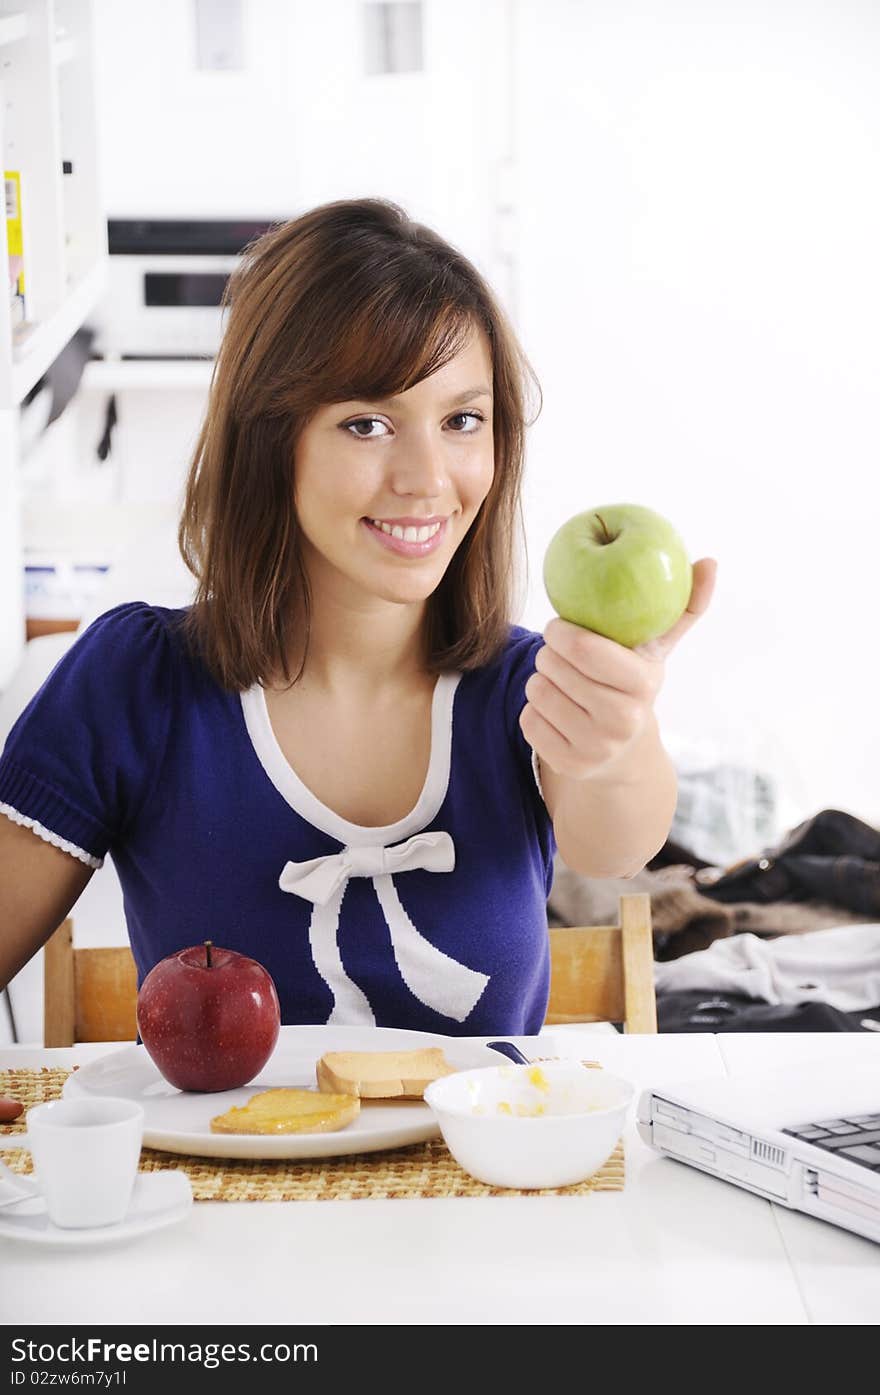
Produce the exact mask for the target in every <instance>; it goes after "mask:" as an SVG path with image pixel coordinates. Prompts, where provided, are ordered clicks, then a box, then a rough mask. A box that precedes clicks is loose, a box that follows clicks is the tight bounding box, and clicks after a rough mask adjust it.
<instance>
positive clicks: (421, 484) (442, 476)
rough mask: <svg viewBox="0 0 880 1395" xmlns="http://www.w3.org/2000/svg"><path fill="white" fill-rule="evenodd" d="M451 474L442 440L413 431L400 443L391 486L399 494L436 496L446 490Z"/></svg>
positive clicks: (432, 497)
mask: <svg viewBox="0 0 880 1395" xmlns="http://www.w3.org/2000/svg"><path fill="white" fill-rule="evenodd" d="M448 482H449V473H448V470H447V468H446V462H445V460H444V458H443V451H442V447H441V445H440V443H439V442H437V441H433V440H429V439H427V437H425V436H422V435H419V436H416V435H415V434H413V435H412V436H411V437H410V438H409V439H408V440H406V441H405V442H402V443H401V450H400V454H399V456H398V458H397V459H396V460H395V461H394V464H393V466H392V470H391V489H392V492H393V493H394V494H396V495H398V496H401V497H403V496H406V495H415V496H416V497H417V498H420V499H436V498H438V497H439V495H441V494H442V493H443V492H444V490H445V489H446V487H447V485H448Z"/></svg>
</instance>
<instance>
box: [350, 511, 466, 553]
mask: <svg viewBox="0 0 880 1395" xmlns="http://www.w3.org/2000/svg"><path fill="white" fill-rule="evenodd" d="M361 523H362V524H363V525H364V527H365V528H366V529H367V531H368V532H369V533H371V534H372V535H373V537H374V538H375V539H376V541H377V542H378V543H379V544H380V546H382V547H384V548H386V549H387V550H388V551H389V552H394V553H397V555H398V556H400V557H426V556H428V554H429V553H431V552H434V551H436V549H437V548H438V547H439V546H440V544H441V542H442V541H443V539H444V537H445V536H446V529H447V525H448V523H449V519H448V518H444V519H441V520H440V522H439V523H426V524H424V525H422V526H421V527H416V526H415V525H414V524H409V525H407V526H406V527H404V525H403V524H400V523H385V522H384V521H383V520H382V519H379V518H362V519H361Z"/></svg>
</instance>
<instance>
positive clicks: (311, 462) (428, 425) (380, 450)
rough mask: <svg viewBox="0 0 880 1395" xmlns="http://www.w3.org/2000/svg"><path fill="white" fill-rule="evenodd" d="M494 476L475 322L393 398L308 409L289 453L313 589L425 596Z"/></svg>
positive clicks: (488, 398)
mask: <svg viewBox="0 0 880 1395" xmlns="http://www.w3.org/2000/svg"><path fill="white" fill-rule="evenodd" d="M493 474H494V449H493V441H492V358H491V353H490V351H489V344H488V340H487V339H486V336H485V334H484V333H483V332H482V331H481V330H475V331H474V333H473V335H472V336H471V338H470V340H469V341H468V343H467V344H466V345H465V347H464V348H463V349H462V350H461V351H460V353H458V354H457V355H456V357H455V358H453V359H451V360H450V362H449V363H447V364H446V366H445V367H444V368H441V369H439V370H438V371H437V372H436V373H434V374H432V375H431V376H430V377H429V378H425V379H424V380H423V381H422V382H420V383H416V385H415V386H414V387H411V388H409V389H408V390H407V391H406V392H403V393H400V394H399V395H398V396H396V397H393V398H390V399H389V400H387V401H383V402H380V401H377V400H374V401H366V400H364V401H361V400H357V401H352V402H340V403H335V404H333V405H332V406H325V407H321V408H319V410H318V411H317V413H316V414H315V416H314V417H313V418H312V420H311V421H310V422H309V424H308V426H306V428H305V429H304V431H303V432H302V434H301V436H300V439H299V442H298V444H297V448H296V453H295V462H294V497H295V503H296V512H297V517H298V520H299V523H300V527H301V529H302V534H303V539H304V547H303V551H304V557H305V562H306V567H307V569H308V575H309V580H310V582H311V585H312V587H313V588H314V591H315V595H316V597H317V596H319V595H320V589H321V587H322V586H331V587H333V589H334V591H335V593H336V595H337V597H338V598H339V599H344V598H346V597H351V598H352V599H360V598H362V597H364V596H371V597H376V598H382V599H384V600H388V601H392V602H397V603H401V604H412V603H415V602H420V601H424V600H426V599H427V597H428V596H430V595H431V593H432V592H433V591H435V590H436V588H437V586H438V585H439V583H440V581H441V579H442V577H443V574H444V572H445V571H446V568H447V567H448V566H449V563H450V561H451V559H452V556H453V554H454V552H455V550H456V548H457V547H458V546H459V544H460V543H461V541H462V539H463V538H464V536H465V533H466V532H467V530H468V528H470V526H471V524H472V523H473V521H474V519H475V517H476V515H477V511H478V509H479V507H480V505H481V504H482V502H483V500H484V499H485V497H486V495H487V494H488V492H489V488H490V486H491V484H492V477H493ZM340 586H341V588H342V590H340Z"/></svg>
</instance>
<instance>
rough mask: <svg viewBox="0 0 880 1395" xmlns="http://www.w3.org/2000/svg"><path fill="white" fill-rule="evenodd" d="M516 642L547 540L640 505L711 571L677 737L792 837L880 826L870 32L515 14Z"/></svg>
mask: <svg viewBox="0 0 880 1395" xmlns="http://www.w3.org/2000/svg"><path fill="white" fill-rule="evenodd" d="M516 16H517V27H518V33H517V67H516V93H517V102H516V115H517V126H516V136H515V143H516V148H517V152H518V160H519V194H520V198H519V206H520V230H521V237H520V243H519V247H520V262H519V274H520V285H519V305H520V310H521V331H522V335H523V338H524V340H525V343H526V345H527V348H528V350H529V352H530V354H531V356H532V358H533V360H534V362H535V366H536V368H537V369H538V371H539V373H540V375H541V377H542V380H543V384H544V388H545V395H546V396H545V408H544V412H543V416H542V419H541V421H540V423H539V425H538V426H537V428H536V429H535V431H534V433H533V437H532V445H531V457H530V458H531V468H530V480H529V494H528V517H529V527H530V552H531V561H532V568H533V572H534V573H535V575H534V576H533V580H532V588H531V592H530V598H529V604H528V611H527V620H528V623H530V624H532V625H533V626H535V627H536V628H540V627H542V625H543V623H544V622H545V620H546V618H547V617H548V616H549V613H550V612H549V606H548V604H547V602H546V599H545V598H544V596H543V592H542V588H541V585H540V559H541V557H542V554H543V549H544V547H545V545H546V543H547V541H548V540H549V538H550V536H551V535H552V533H553V531H554V530H555V528H556V527H557V526H558V525H559V523H561V522H562V521H563V520H564V519H565V518H566V517H567V516H568V515H569V514H570V513H573V512H576V511H578V510H580V509H582V508H587V507H591V506H593V505H596V504H600V503H608V502H614V501H619V500H630V499H631V500H636V501H639V502H641V503H644V504H648V505H650V506H652V507H654V508H657V509H658V510H660V511H661V512H662V513H665V514H666V515H667V516H668V517H669V518H670V519H671V520H673V521H674V522H675V524H676V525H677V526H678V527H679V528H680V530H681V532H682V534H683V536H684V538H685V540H686V542H687V544H688V546H689V548H690V549H691V552H692V555H693V556H694V557H699V556H706V555H712V556H715V557H717V558H718V559H719V574H718V590H717V594H716V599H715V602H714V604H713V607H712V611H711V614H710V615H707V616H706V618H705V619H704V621H703V622H702V623H701V625H700V626H698V627H697V628H695V629H694V630H693V631H692V632H691V634H690V635H689V636H688V637H687V638H686V640H685V641H683V643H682V645H681V647H680V649H679V650H678V651H677V653H676V654H675V656H674V657H673V658H672V659H671V660H670V661H669V664H668V677H667V684H666V688H665V691H664V693H663V695H662V697H661V701H660V705H659V710H660V714H661V717H662V718H663V720H664V722H665V723H666V724H667V725H668V726H670V727H671V728H675V729H676V730H679V731H682V732H686V733H692V734H694V735H699V734H701V733H707V734H711V733H713V732H717V733H718V734H719V735H720V736H721V739H722V742H723V741H724V740H725V739H729V740H731V741H733V742H737V741H738V742H740V743H742V745H743V747H744V749H747V748H748V747H749V746H750V745H752V744H753V745H754V746H755V748H756V749H758V748H760V749H762V750H765V751H766V752H767V753H768V758H769V759H772V760H774V761H776V762H778V764H779V767H780V769H784V770H786V771H788V772H789V774H790V778H791V784H792V788H793V789H794V788H795V787H797V794H798V799H799V801H800V805H801V808H802V810H803V813H804V815H806V814H809V813H812V812H814V811H816V810H818V809H819V808H821V807H825V806H840V807H843V808H848V809H850V810H851V812H853V813H855V814H857V815H858V816H859V817H861V818H863V819H865V820H866V821H869V822H873V823H878V822H880V722H878V720H877V693H878V677H880V671H878V670H880V666H878V659H877V641H876V614H877V602H878V585H877V542H876V536H877V526H878V505H880V486H878V445H880V410H878V409H880V402H878V381H880V348H878V345H880V340H878V334H877V324H878V321H880V270H878V268H880V260H878V256H877V248H878V246H880V180H878V175H880V82H878V78H877V74H878V70H880V9H878V7H877V6H876V5H874V4H872V3H870V0H842V3H840V4H836V5H834V6H829V5H827V4H821V3H815V2H814V0H796V2H795V0H758V3H756V2H755V0H708V2H707V0H664V3H662V4H657V3H641V4H639V3H636V0H580V3H578V0H540V3H537V0H518V4H517V6H516Z"/></svg>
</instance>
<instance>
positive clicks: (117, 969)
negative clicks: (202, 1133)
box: [44, 894, 657, 1046]
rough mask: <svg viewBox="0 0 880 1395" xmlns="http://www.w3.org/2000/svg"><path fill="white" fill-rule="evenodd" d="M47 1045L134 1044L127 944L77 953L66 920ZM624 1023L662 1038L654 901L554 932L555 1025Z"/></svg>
mask: <svg viewBox="0 0 880 1395" xmlns="http://www.w3.org/2000/svg"><path fill="white" fill-rule="evenodd" d="M45 955H46V958H45V989H44V1042H45V1045H46V1046H72V1045H73V1044H74V1042H78V1041H134V1040H135V1039H136V1037H137V1022H136V1018H135V1006H136V1003H137V973H136V971H135V964H134V958H133V956H132V953H131V950H130V949H129V948H128V946H127V945H120V946H119V947H114V948H112V949H74V947H73V927H72V922H71V921H70V920H65V921H64V923H63V924H62V925H60V926H59V928H58V929H57V930H56V931H55V934H54V935H53V936H52V938H51V939H50V940H49V941H48V943H47V945H46V950H45ZM564 1022H620V1023H622V1024H623V1029H624V1031H625V1032H656V1030H657V1008H656V1001H655V997H654V949H653V942H652V938H651V901H650V897H649V896H647V895H645V894H639V895H633V896H621V898H620V923H619V924H618V925H577V926H564V927H561V928H558V929H557V928H556V927H553V928H552V929H551V930H550V1003H549V1006H548V1009H547V1024H548V1026H553V1025H554V1024H556V1025H558V1024H560V1023H564Z"/></svg>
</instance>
